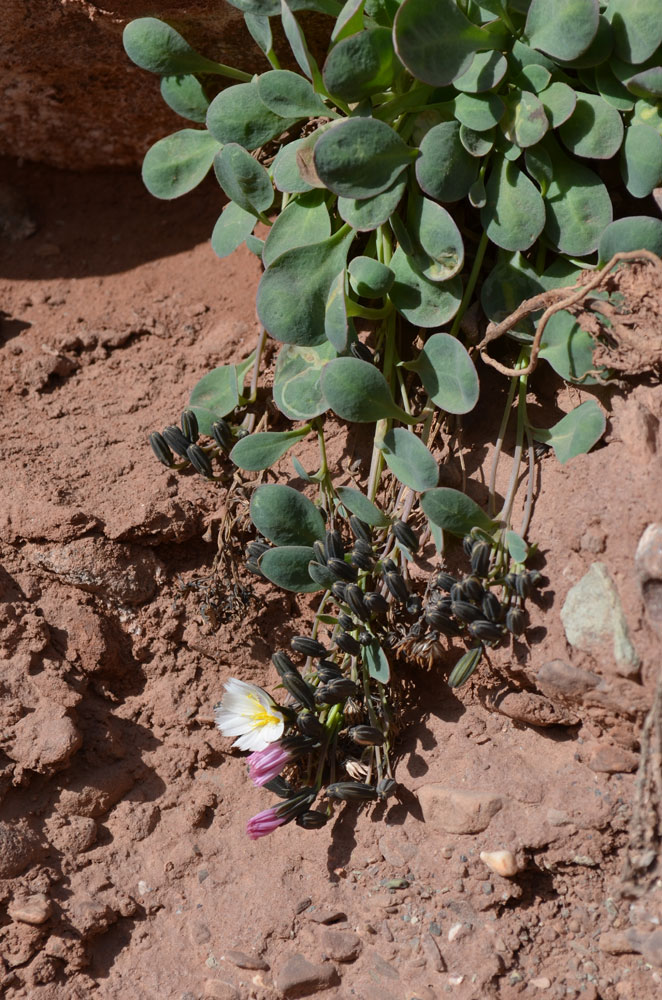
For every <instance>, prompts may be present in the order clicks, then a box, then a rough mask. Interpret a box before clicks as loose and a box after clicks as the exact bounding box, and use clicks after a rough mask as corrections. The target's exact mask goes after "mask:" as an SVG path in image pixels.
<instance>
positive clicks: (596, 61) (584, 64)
mask: <svg viewBox="0 0 662 1000" xmlns="http://www.w3.org/2000/svg"><path fill="white" fill-rule="evenodd" d="M613 47H614V36H613V33H612V30H611V25H610V24H609V21H608V20H607V18H606V17H604V15H603V14H601V15H600V17H599V18H598V30H597V31H596V33H595V37H594V39H593V41H592V42H591V44H590V45H589V47H588V48H587V49H584V51H583V52H582V54H581V55H579V56H577V58H576V59H570V60H568V61H562V60H558V63H559V66H560V67H561V68H564V69H576V70H578V71H579V78H580V80H581V79H582V71H583V70H586V69H593V67H595V66H599V65H600V64H601V63H605V62H607V61H608V60H609V57H610V56H611V53H612V49H613Z"/></svg>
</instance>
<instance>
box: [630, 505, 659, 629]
mask: <svg viewBox="0 0 662 1000" xmlns="http://www.w3.org/2000/svg"><path fill="white" fill-rule="evenodd" d="M634 565H635V568H636V571H637V577H638V579H639V586H640V587H641V593H642V595H643V598H644V604H645V605H646V613H647V614H648V616H649V618H650V620H651V622H652V623H653V625H654V626H655V628H656V629H659V630H662V524H649V525H648V527H647V528H646V530H645V531H644V533H643V535H642V536H641V538H640V539H639V544H638V545H637V551H636V554H635V557H634Z"/></svg>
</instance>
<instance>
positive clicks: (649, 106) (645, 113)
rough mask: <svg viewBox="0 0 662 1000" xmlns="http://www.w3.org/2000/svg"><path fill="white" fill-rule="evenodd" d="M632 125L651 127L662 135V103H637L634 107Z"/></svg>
mask: <svg viewBox="0 0 662 1000" xmlns="http://www.w3.org/2000/svg"><path fill="white" fill-rule="evenodd" d="M630 124H631V125H649V126H650V127H651V128H654V129H655V131H656V132H657V133H658V134H659V135H662V101H659V102H657V103H652V102H651V101H643V100H642V101H637V102H636V104H635V106H634V118H633V119H632V120H631V122H630Z"/></svg>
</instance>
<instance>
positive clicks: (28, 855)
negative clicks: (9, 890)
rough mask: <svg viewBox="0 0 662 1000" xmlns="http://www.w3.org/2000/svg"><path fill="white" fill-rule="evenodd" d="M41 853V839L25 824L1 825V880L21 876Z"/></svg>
mask: <svg viewBox="0 0 662 1000" xmlns="http://www.w3.org/2000/svg"><path fill="white" fill-rule="evenodd" d="M38 853H39V839H38V837H37V836H36V835H35V834H34V833H33V832H32V830H30V829H29V828H28V827H27V826H26V825H25V824H24V823H16V824H10V823H0V879H1V878H12V877H13V876H14V875H20V873H21V872H22V871H24V869H25V868H27V866H28V865H29V864H30V862H31V861H33V860H34V859H35V857H36V856H37V855H38Z"/></svg>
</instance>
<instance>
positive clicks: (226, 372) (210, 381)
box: [189, 365, 239, 437]
mask: <svg viewBox="0 0 662 1000" xmlns="http://www.w3.org/2000/svg"><path fill="white" fill-rule="evenodd" d="M238 405H239V384H238V378H237V367H236V365H221V367H220V368H214V369H213V370H212V371H210V372H207V374H206V375H203V376H202V378H201V379H200V381H199V382H198V383H197V385H195V386H194V387H193V391H192V393H191V395H190V397H189V409H191V410H193V412H194V413H195V415H196V417H197V419H198V427H199V429H200V433H201V434H206V435H207V437H211V436H212V433H211V428H212V424H213V423H215V422H216V421H217V420H220V418H221V417H226V416H227V415H228V413H232V411H233V410H234V408H235V407H236V406H238Z"/></svg>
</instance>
